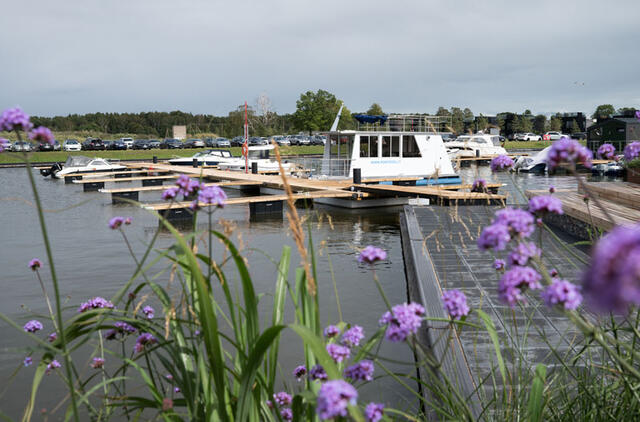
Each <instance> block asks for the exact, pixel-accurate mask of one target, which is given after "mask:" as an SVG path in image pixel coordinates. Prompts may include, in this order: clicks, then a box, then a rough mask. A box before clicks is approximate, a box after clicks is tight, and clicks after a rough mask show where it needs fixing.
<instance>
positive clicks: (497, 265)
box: [493, 259, 507, 271]
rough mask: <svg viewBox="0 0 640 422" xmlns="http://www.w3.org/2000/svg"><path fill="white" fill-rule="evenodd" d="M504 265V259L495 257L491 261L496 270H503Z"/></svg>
mask: <svg viewBox="0 0 640 422" xmlns="http://www.w3.org/2000/svg"><path fill="white" fill-rule="evenodd" d="M506 265H507V263H506V262H504V259H496V260H495V261H493V268H494V269H495V270H496V271H500V270H504V267H505V266H506Z"/></svg>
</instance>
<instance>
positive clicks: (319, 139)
mask: <svg viewBox="0 0 640 422" xmlns="http://www.w3.org/2000/svg"><path fill="white" fill-rule="evenodd" d="M326 142H327V137H326V136H325V135H315V136H313V137H312V138H311V145H324V144H325V143H326Z"/></svg>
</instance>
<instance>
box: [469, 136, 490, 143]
mask: <svg viewBox="0 0 640 422" xmlns="http://www.w3.org/2000/svg"><path fill="white" fill-rule="evenodd" d="M471 142H476V143H478V144H486V143H487V140H486V139H484V138H480V137H474V138H473V139H471Z"/></svg>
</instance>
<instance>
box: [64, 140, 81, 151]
mask: <svg viewBox="0 0 640 422" xmlns="http://www.w3.org/2000/svg"><path fill="white" fill-rule="evenodd" d="M62 150H63V151H80V150H82V145H80V142H78V141H77V140H75V139H67V140H65V141H64V142H63V143H62Z"/></svg>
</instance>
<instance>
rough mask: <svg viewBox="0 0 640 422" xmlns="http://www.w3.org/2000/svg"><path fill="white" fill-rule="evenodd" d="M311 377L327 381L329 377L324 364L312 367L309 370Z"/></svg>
mask: <svg viewBox="0 0 640 422" xmlns="http://www.w3.org/2000/svg"><path fill="white" fill-rule="evenodd" d="M309 377H310V378H311V379H312V380H313V381H316V380H320V381H326V380H327V379H329V377H328V376H327V373H326V372H325V370H324V368H323V367H322V365H315V366H314V367H313V368H311V370H310V371H309Z"/></svg>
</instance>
